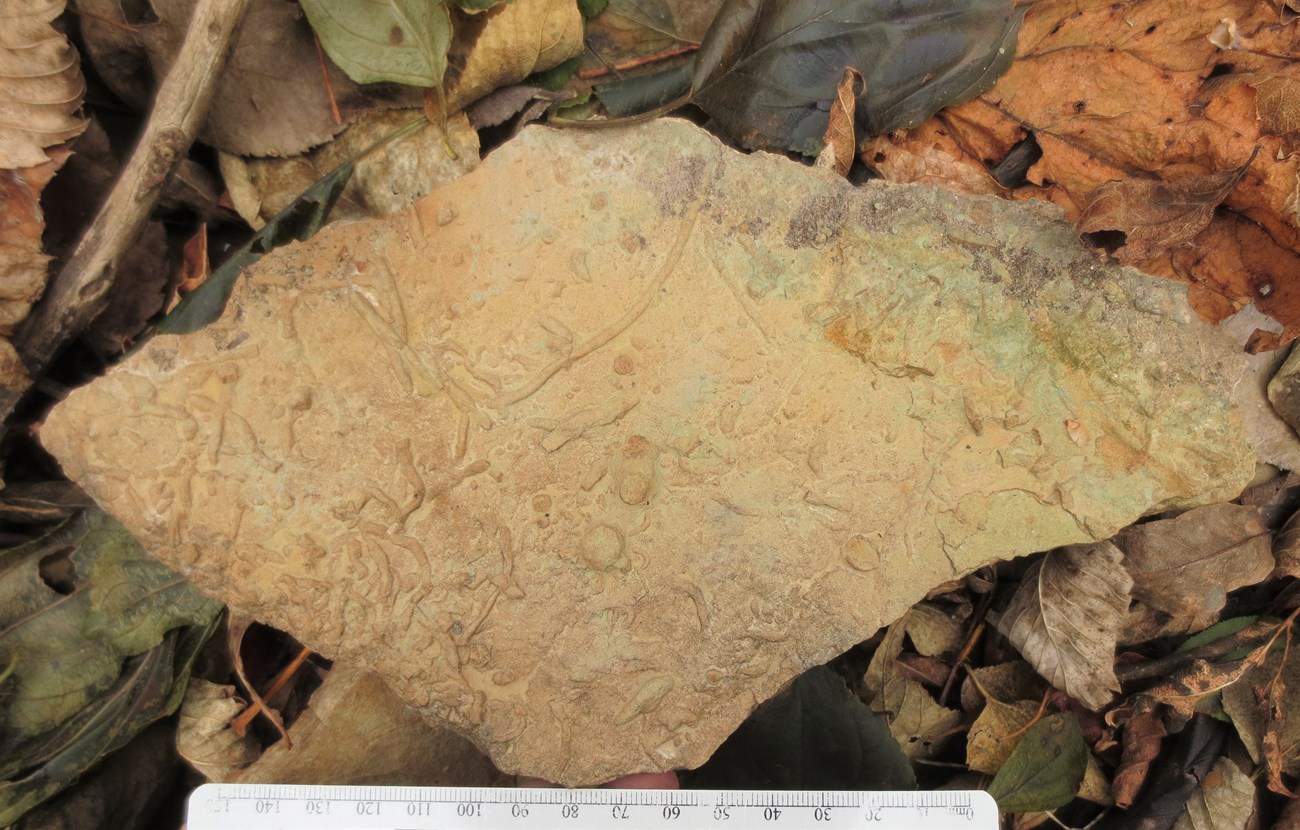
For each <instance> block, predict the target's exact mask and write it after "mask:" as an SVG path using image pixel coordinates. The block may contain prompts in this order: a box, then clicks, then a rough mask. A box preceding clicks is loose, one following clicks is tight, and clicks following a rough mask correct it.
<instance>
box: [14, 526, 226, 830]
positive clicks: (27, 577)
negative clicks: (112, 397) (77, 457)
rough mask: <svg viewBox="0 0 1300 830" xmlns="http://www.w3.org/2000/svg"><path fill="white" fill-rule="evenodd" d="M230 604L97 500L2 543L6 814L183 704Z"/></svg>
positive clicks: (73, 775)
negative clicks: (191, 580) (156, 553)
mask: <svg viewBox="0 0 1300 830" xmlns="http://www.w3.org/2000/svg"><path fill="white" fill-rule="evenodd" d="M220 610H221V605H220V603H217V602H213V601H211V600H209V599H206V598H205V597H204V596H203V595H202V594H200V593H199V592H198V591H197V590H195V589H194V588H193V587H191V586H190V585H189V584H188V583H186V582H185V581H184V580H182V579H180V578H179V577H177V576H176V574H174V573H172V572H171V571H169V570H168V569H167V568H165V567H164V566H162V565H161V564H159V563H158V562H156V561H154V560H153V559H150V558H149V557H148V556H147V555H146V554H145V553H144V551H143V550H142V549H141V548H140V546H139V545H138V544H137V543H136V542H135V540H134V539H132V538H131V536H130V535H129V534H127V532H126V530H125V529H124V528H122V526H121V525H119V524H118V523H117V522H115V521H114V520H113V519H112V518H110V517H109V516H107V515H106V514H104V513H102V512H101V511H99V510H87V511H84V512H81V513H78V514H76V515H75V516H74V517H73V518H72V519H70V520H69V521H67V522H66V523H64V524H63V525H61V526H59V527H58V528H56V529H55V530H53V531H51V532H50V533H48V534H46V535H45V536H43V537H41V538H39V539H36V540H34V541H32V542H29V543H27V544H25V545H21V546H19V547H16V548H11V549H9V550H5V551H0V825H5V824H8V823H9V822H10V821H13V820H15V819H16V818H17V817H18V816H20V815H21V814H22V813H24V812H26V811H27V810H29V809H31V808H32V807H34V806H35V805H37V804H39V803H40V802H42V801H44V800H45V799H47V798H49V797H50V796H52V795H54V794H55V793H57V792H58V791H59V790H61V789H63V788H64V787H66V786H67V785H68V784H70V783H71V782H72V781H74V780H75V779H76V778H77V776H79V775H80V774H81V773H82V772H84V771H85V770H87V769H89V768H90V767H91V766H92V765H94V764H95V763H97V762H98V761H99V760H100V758H102V757H103V756H104V755H105V754H107V753H109V752H111V751H113V750H115V749H117V748H119V747H121V746H123V745H124V744H126V743H127V742H128V741H130V740H131V738H132V737H134V736H135V735H136V734H137V733H139V732H140V731H141V730H142V729H144V728H145V727H146V726H148V725H149V724H150V723H152V722H153V721H155V720H157V719H158V718H160V717H163V716H165V715H167V714H169V713H170V712H172V711H174V710H175V708H176V706H177V705H179V703H180V699H181V696H182V695H183V693H184V690H185V684H186V682H187V680H188V677H189V669H190V665H191V664H192V662H193V660H194V658H195V656H196V655H197V654H198V651H199V648H200V647H201V646H202V644H203V642H204V641H205V640H206V639H207V637H208V635H209V634H210V633H211V631H212V629H213V627H214V626H215V625H216V621H217V618H218V615H219V612H220Z"/></svg>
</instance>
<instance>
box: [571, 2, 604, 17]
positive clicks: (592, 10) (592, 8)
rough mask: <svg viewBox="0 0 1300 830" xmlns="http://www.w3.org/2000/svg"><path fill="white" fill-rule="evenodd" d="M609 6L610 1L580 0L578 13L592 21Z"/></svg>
mask: <svg viewBox="0 0 1300 830" xmlns="http://www.w3.org/2000/svg"><path fill="white" fill-rule="evenodd" d="M608 5H609V0H578V11H579V12H581V13H582V16H583V17H585V18H587V19H588V20H590V19H591V18H593V17H595V16H596V15H598V14H600V13H601V12H603V11H604V10H605V7H606V6H608Z"/></svg>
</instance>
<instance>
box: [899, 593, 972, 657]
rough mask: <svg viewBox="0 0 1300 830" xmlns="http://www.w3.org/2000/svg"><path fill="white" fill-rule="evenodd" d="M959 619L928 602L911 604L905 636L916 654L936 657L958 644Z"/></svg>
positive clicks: (952, 649)
mask: <svg viewBox="0 0 1300 830" xmlns="http://www.w3.org/2000/svg"><path fill="white" fill-rule="evenodd" d="M961 635H962V623H961V619H960V618H958V617H956V616H954V615H953V614H950V613H948V612H947V611H945V610H944V609H942V608H940V607H939V606H937V605H935V604H933V603H930V602H921V603H917V604H916V605H914V606H912V610H911V611H909V612H908V615H907V636H908V637H910V638H911V640H912V645H914V646H915V647H916V652H917V653H918V654H921V655H924V656H926V657H938V656H939V655H941V654H945V653H949V652H955V651H956V650H957V648H958V647H959V646H960V641H961Z"/></svg>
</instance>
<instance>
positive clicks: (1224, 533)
mask: <svg viewBox="0 0 1300 830" xmlns="http://www.w3.org/2000/svg"><path fill="white" fill-rule="evenodd" d="M1115 541H1116V544H1117V545H1118V546H1119V548H1120V550H1122V551H1123V552H1124V567H1125V568H1126V569H1127V570H1128V572H1129V574H1130V575H1131V576H1132V577H1133V596H1134V597H1135V598H1136V599H1138V600H1140V601H1141V602H1142V603H1143V604H1144V605H1147V606H1149V607H1151V608H1154V609H1156V610H1157V611H1160V612H1163V613H1164V614H1167V615H1169V619H1168V620H1167V621H1165V622H1164V624H1163V625H1161V626H1160V627H1159V628H1158V629H1157V630H1154V631H1147V632H1145V634H1146V637H1147V638H1148V639H1149V638H1151V637H1156V636H1165V635H1169V634H1182V633H1187V632H1191V631H1199V630H1201V629H1203V628H1205V627H1207V626H1209V625H1211V624H1213V623H1214V622H1215V621H1216V620H1217V619H1218V614H1219V611H1220V610H1221V609H1222V608H1223V605H1224V603H1225V602H1226V601H1227V595H1228V592H1229V591H1232V590H1235V589H1237V588H1240V587H1242V586H1244V585H1252V584H1254V583H1256V582H1261V581H1263V580H1264V579H1266V578H1268V575H1269V574H1270V573H1271V572H1272V571H1273V565H1274V562H1273V552H1272V534H1270V533H1269V531H1268V529H1267V528H1265V527H1264V525H1263V524H1262V523H1261V522H1260V520H1259V510H1258V509H1257V508H1254V507H1247V506H1245V505H1240V504H1212V505H1209V506H1208V507H1200V508H1197V509H1195V510H1189V511H1187V512H1186V513H1184V514H1182V515H1181V516H1178V517H1176V518H1173V519H1164V520H1161V521H1155V522H1146V523H1144V524H1139V525H1134V526H1133V527H1130V528H1128V529H1127V530H1125V531H1123V532H1122V533H1121V534H1120V535H1119V536H1118V537H1117V538H1116V540H1115Z"/></svg>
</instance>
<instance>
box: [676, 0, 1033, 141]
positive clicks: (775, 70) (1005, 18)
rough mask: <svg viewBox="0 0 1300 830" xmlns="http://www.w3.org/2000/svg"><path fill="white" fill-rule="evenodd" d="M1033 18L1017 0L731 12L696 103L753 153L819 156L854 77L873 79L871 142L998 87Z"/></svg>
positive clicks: (731, 2) (785, 3)
mask: <svg viewBox="0 0 1300 830" xmlns="http://www.w3.org/2000/svg"><path fill="white" fill-rule="evenodd" d="M1023 14H1024V10H1023V9H1015V8H1013V6H1012V4H1011V3H1009V2H1006V0H895V2H889V3H881V2H878V0H796V1H790V0H726V2H725V3H724V4H723V6H722V8H721V9H720V10H719V11H718V14H717V17H716V18H714V21H713V25H712V26H711V27H710V28H709V31H708V34H707V35H705V37H704V42H703V43H702V44H701V46H700V51H699V52H698V53H697V54H696V57H695V69H694V79H693V83H692V90H693V92H694V103H696V104H698V105H699V106H700V107H701V108H702V109H703V110H704V111H705V112H707V113H708V114H709V115H711V116H713V118H714V119H715V120H716V121H717V122H718V124H719V125H720V126H721V127H722V129H723V130H725V131H726V132H727V133H728V134H730V135H731V136H732V137H733V138H735V139H736V140H737V141H739V142H740V143H742V144H744V145H745V146H746V147H750V148H762V149H779V150H785V149H789V150H793V151H795V152H799V153H803V154H805V155H816V153H817V152H818V150H820V149H821V147H822V136H823V134H824V133H825V131H826V124H827V120H828V111H829V109H830V104H831V102H832V101H833V100H834V99H835V95H836V89H837V85H838V83H839V81H840V78H841V77H842V76H843V74H844V68H845V67H846V66H852V67H855V68H856V69H858V70H860V71H861V72H862V74H863V75H864V76H865V78H866V89H865V91H864V92H863V94H862V95H861V96H860V97H859V99H858V105H857V126H858V130H859V133H860V134H861V135H864V136H867V135H879V134H881V133H886V132H889V131H891V130H896V129H902V128H905V127H911V126H915V125H916V124H919V123H921V122H922V121H924V120H925V119H927V118H929V117H930V116H931V115H933V114H934V113H935V112H937V111H939V110H940V109H942V108H943V107H946V106H948V105H949V104H955V103H958V102H960V101H964V100H967V99H969V98H972V97H974V96H975V95H978V94H979V93H981V92H983V91H984V90H986V89H988V88H989V87H991V86H992V85H993V82H994V81H995V80H996V79H997V77H998V76H999V75H1001V74H1002V72H1003V71H1005V70H1006V68H1007V66H1008V65H1010V63H1011V60H1012V58H1013V57H1014V53H1015V43H1016V34H1017V32H1018V30H1019V28H1020V21H1021V18H1022V17H1023Z"/></svg>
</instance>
